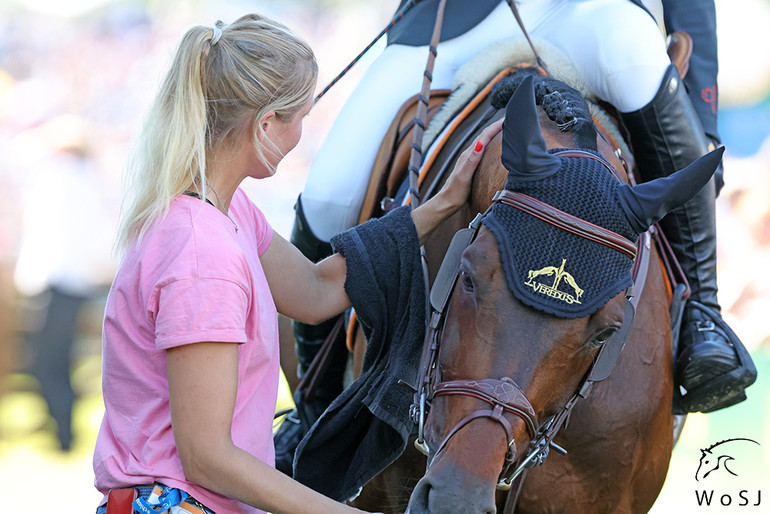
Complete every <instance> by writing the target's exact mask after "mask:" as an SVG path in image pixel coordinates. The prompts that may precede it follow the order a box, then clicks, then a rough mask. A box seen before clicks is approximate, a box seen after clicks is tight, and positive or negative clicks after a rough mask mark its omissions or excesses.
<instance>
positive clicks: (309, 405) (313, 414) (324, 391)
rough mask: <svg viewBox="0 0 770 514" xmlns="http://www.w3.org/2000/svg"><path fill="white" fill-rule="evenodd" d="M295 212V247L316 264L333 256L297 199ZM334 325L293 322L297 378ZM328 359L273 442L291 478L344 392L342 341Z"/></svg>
mask: <svg viewBox="0 0 770 514" xmlns="http://www.w3.org/2000/svg"><path fill="white" fill-rule="evenodd" d="M295 211H296V216H295V218H294V228H293V229H292V233H291V242H292V244H294V246H296V247H297V248H299V250H300V251H301V252H302V254H303V255H305V257H307V258H308V259H310V260H311V261H313V262H318V261H320V260H322V259H324V258H326V257H328V256H329V255H331V253H332V249H331V245H330V244H329V243H326V242H324V241H320V240H319V239H317V238H316V237H315V235H313V233H312V231H311V230H310V227H309V226H308V223H307V220H306V218H305V213H304V212H303V210H302V202H301V197H300V198H298V199H297V204H296V206H295ZM334 322H335V319H331V320H328V321H324V322H323V323H320V324H318V325H307V324H305V323H300V322H298V321H293V322H292V328H293V329H294V338H295V341H296V344H295V349H296V352H297V359H298V361H299V365H298V371H297V374H298V376H299V377H300V378H302V376H304V374H305V373H306V372H307V370H308V368H309V367H310V364H311V363H312V362H313V359H314V358H315V356H316V355H317V354H318V351H319V350H320V348H321V345H322V344H323V342H324V340H325V339H326V337H327V336H328V335H329V333H330V332H331V331H332V327H333V326H334ZM339 337H340V338H344V331H342V332H341V333H340V336H339ZM329 359H330V362H329V364H328V368H327V369H326V372H325V373H324V374H323V376H322V377H321V378H320V379H319V380H318V382H317V383H316V385H315V387H314V388H313V391H312V396H311V397H310V398H307V399H306V398H305V397H304V396H303V395H302V394H297V393H295V395H294V403H295V405H296V408H295V409H294V410H292V411H291V412H290V413H289V414H288V415H287V416H286V418H284V421H283V423H282V424H281V426H280V428H279V429H278V431H277V432H276V433H275V436H274V438H273V439H274V442H275V467H276V468H277V469H278V470H280V471H282V472H284V473H285V474H287V475H289V476H291V475H292V463H293V461H294V451H295V450H296V449H297V445H298V444H299V442H300V440H301V439H302V437H304V435H305V434H306V433H307V431H308V430H309V429H310V427H311V426H312V425H313V423H314V422H315V421H316V420H317V419H318V418H319V417H320V416H321V414H322V413H323V411H324V410H326V407H328V406H329V404H330V403H331V402H332V400H334V398H336V397H337V396H338V395H339V394H340V393H341V392H342V379H343V373H344V371H345V366H346V364H347V355H346V351H345V348H344V343H343V342H342V341H339V340H337V341H334V344H333V348H332V351H331V352H330V356H329Z"/></svg>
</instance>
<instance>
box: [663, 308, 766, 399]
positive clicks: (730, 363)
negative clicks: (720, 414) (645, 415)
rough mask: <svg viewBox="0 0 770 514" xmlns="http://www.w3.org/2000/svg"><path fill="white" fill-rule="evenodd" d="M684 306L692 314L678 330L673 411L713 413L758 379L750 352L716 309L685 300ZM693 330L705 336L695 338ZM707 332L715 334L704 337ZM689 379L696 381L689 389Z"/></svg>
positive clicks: (742, 394)
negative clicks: (679, 330) (679, 340)
mask: <svg viewBox="0 0 770 514" xmlns="http://www.w3.org/2000/svg"><path fill="white" fill-rule="evenodd" d="M687 309H689V310H690V313H691V314H692V313H695V315H694V316H692V318H694V319H693V320H690V319H688V320H687V325H686V326H683V327H682V331H681V336H680V338H681V342H680V345H679V346H680V349H679V355H677V356H676V366H675V369H676V371H675V378H676V383H675V386H674V401H673V411H674V414H685V413H687V412H704V413H705V412H713V411H716V410H719V409H723V408H725V407H730V406H731V405H735V404H736V403H740V402H742V401H743V400H745V399H746V393H745V389H746V388H747V387H749V386H750V385H751V384H753V383H754V381H755V380H756V379H757V370H756V367H755V366H754V362H753V361H752V360H751V356H750V355H749V352H748V351H747V350H746V347H745V346H743V343H741V341H740V339H738V336H737V335H736V334H735V332H733V331H732V330H731V329H730V327H729V326H728V325H727V323H725V322H724V320H723V319H722V317H721V316H720V315H719V313H718V312H717V311H715V310H714V309H711V308H709V307H706V306H705V305H703V304H701V303H700V302H697V301H695V300H690V301H688V302H687ZM693 330H695V331H697V332H702V333H704V337H703V338H700V339H699V340H696V338H695V334H694V333H692V332H691V331H693ZM708 332H713V333H714V334H712V337H706V336H705V333H708ZM714 336H715V337H714ZM687 339H690V340H687ZM688 381H690V382H693V381H694V382H696V383H695V384H692V383H691V384H689V385H690V387H691V389H690V390H687V389H686V385H688V384H687V382H688Z"/></svg>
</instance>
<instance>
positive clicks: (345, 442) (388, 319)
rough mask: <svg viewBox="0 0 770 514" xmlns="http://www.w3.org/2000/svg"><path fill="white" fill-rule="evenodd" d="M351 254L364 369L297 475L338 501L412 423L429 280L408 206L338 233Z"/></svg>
mask: <svg viewBox="0 0 770 514" xmlns="http://www.w3.org/2000/svg"><path fill="white" fill-rule="evenodd" d="M331 242H332V246H333V248H334V250H335V251H337V252H339V253H341V254H342V255H344V256H345V259H346V262H347V277H346V281H345V290H346V291H347V293H348V296H349V297H350V301H351V303H352V304H353V307H354V308H355V309H356V315H357V317H358V321H359V323H361V325H362V327H363V331H364V335H365V336H366V340H367V349H366V353H365V355H364V361H363V370H362V373H361V375H360V377H359V378H358V379H357V380H356V381H355V382H353V384H351V385H350V387H348V388H347V389H346V390H345V391H343V393H342V394H341V395H340V396H339V397H337V398H336V399H335V400H334V402H332V404H331V405H330V406H329V408H328V409H327V410H326V412H324V413H323V415H322V416H321V418H320V419H319V420H318V421H317V422H316V423H315V425H313V427H312V428H311V429H310V432H308V434H307V435H306V436H305V438H304V439H303V440H302V442H301V443H300V445H299V447H298V448H297V452H296V454H295V457H294V478H295V479H297V480H299V481H300V482H302V483H304V484H305V485H307V486H309V487H311V488H313V489H315V490H316V491H319V492H321V493H323V494H325V495H327V496H329V497H331V498H334V499H336V500H338V501H344V500H346V499H348V498H350V497H352V496H353V495H354V494H356V492H357V491H358V489H359V488H360V487H361V486H363V485H364V484H365V483H367V482H368V481H369V480H371V479H372V478H373V477H374V476H375V475H376V474H377V473H379V472H380V471H382V470H383V469H385V468H386V467H387V466H388V465H389V464H390V463H392V462H393V461H394V460H395V459H396V458H397V457H398V456H399V455H401V453H402V452H403V451H404V449H405V448H406V443H407V439H408V438H409V435H410V433H411V432H412V430H413V428H414V424H413V423H412V421H411V420H410V418H409V406H410V405H411V403H412V394H413V393H412V391H411V390H410V389H409V388H407V387H405V386H404V385H399V384H398V383H397V382H398V380H403V381H405V382H407V383H408V384H411V385H413V384H414V383H415V381H416V378H417V367H418V366H419V360H420V353H421V351H422V343H423V339H424V336H425V312H426V303H425V301H426V298H425V282H424V281H425V279H424V276H423V270H422V263H421V259H420V248H419V242H418V239H417V231H416V230H415V228H414V224H413V223H412V219H411V216H410V211H409V209H408V208H407V207H402V208H399V209H396V210H394V211H393V212H391V213H390V214H388V215H387V216H385V217H383V218H380V219H376V220H370V221H367V222H366V223H364V224H363V225H360V226H358V227H355V228H352V229H350V230H348V231H346V232H344V233H342V234H339V235H337V236H335V237H334V238H332V241H331Z"/></svg>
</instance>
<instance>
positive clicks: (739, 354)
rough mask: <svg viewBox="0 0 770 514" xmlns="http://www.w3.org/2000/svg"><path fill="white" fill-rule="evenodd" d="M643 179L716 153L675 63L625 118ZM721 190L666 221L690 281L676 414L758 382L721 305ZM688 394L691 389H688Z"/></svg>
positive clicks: (723, 401) (734, 399) (711, 188)
mask: <svg viewBox="0 0 770 514" xmlns="http://www.w3.org/2000/svg"><path fill="white" fill-rule="evenodd" d="M622 119H623V123H624V124H625V126H626V128H627V129H628V132H629V135H630V137H631V146H632V147H633V150H634V158H635V159H636V163H637V167H638V168H639V173H640V175H641V179H642V181H648V180H652V179H655V178H658V177H661V176H667V175H670V174H671V173H673V172H674V171H677V170H679V169H682V168H684V167H685V166H687V165H688V164H690V163H691V162H692V161H694V160H695V159H696V158H698V157H700V156H702V155H704V154H705V153H707V152H708V151H709V142H708V139H707V138H706V135H705V134H704V132H703V128H702V126H701V123H700V121H699V119H698V117H697V115H696V113H695V110H694V109H693V107H692V104H691V103H690V99H689V98H688V97H687V93H686V91H685V88H684V84H683V83H682V80H681V78H680V77H679V73H678V72H677V70H676V68H675V67H674V66H673V65H672V66H671V67H670V68H669V69H668V71H667V72H666V75H665V77H664V79H663V82H662V84H661V87H660V90H659V91H658V93H657V94H656V96H655V98H654V99H653V100H652V101H651V102H650V103H649V104H647V105H646V106H644V107H643V108H642V109H640V110H638V111H635V112H631V113H627V114H622ZM715 199H716V187H715V182H714V179H712V180H711V181H710V182H709V183H708V184H706V186H705V187H704V188H703V189H701V191H700V192H699V193H698V194H697V195H695V197H694V198H693V199H691V200H690V201H689V202H687V203H686V204H685V205H683V206H682V207H680V208H678V209H676V210H675V211H673V212H671V213H670V214H668V215H667V216H666V217H665V218H663V219H662V220H661V221H660V226H661V228H662V229H663V232H664V233H665V235H666V237H667V239H668V241H669V243H670V244H671V246H672V248H673V250H674V253H675V254H676V256H677V259H678V260H679V263H680V264H681V266H682V268H683V270H684V272H685V275H686V276H687V279H688V281H689V283H690V288H691V291H692V292H691V296H690V299H689V300H688V301H687V303H686V305H685V309H684V314H683V319H682V326H681V331H680V336H679V345H678V355H677V356H676V357H675V358H676V363H675V379H676V382H677V385H678V386H681V387H680V388H678V390H677V391H675V394H674V400H675V401H674V411H675V413H685V412H698V411H702V412H711V411H714V410H718V409H722V408H724V407H729V406H730V405H733V404H736V403H738V402H741V401H743V400H745V399H746V394H745V392H744V390H745V389H746V388H747V387H748V386H750V385H751V384H752V383H753V382H754V380H756V376H757V372H756V369H755V368H754V364H753V362H752V361H751V357H750V356H749V354H748V352H747V351H746V349H745V348H744V346H743V344H742V343H741V342H740V340H739V339H738V337H737V336H736V335H735V334H734V333H733V331H732V330H730V328H729V327H728V326H727V325H726V324H725V322H724V321H723V320H722V316H721V314H720V307H719V303H718V301H717V279H716V219H715V209H714V203H715ZM682 388H683V389H684V391H683V390H682Z"/></svg>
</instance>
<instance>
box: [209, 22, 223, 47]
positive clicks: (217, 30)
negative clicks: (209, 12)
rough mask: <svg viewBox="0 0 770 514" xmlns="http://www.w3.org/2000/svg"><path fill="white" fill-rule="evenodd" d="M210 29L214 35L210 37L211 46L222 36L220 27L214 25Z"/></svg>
mask: <svg viewBox="0 0 770 514" xmlns="http://www.w3.org/2000/svg"><path fill="white" fill-rule="evenodd" d="M211 30H213V31H214V35H213V36H212V37H211V46H214V45H216V44H217V41H219V38H221V37H222V29H220V28H219V27H217V26H216V25H215V26H214V27H212V29H211Z"/></svg>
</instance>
